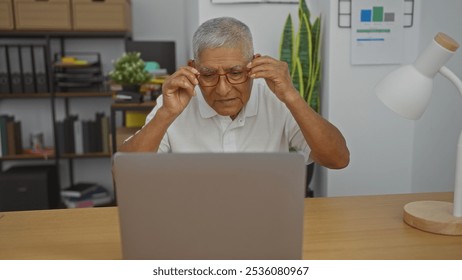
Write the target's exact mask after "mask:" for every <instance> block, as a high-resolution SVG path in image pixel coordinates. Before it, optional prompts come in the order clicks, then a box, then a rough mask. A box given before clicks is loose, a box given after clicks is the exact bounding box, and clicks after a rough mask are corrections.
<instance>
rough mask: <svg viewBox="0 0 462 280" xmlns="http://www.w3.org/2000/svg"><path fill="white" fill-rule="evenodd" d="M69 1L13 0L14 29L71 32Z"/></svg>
mask: <svg viewBox="0 0 462 280" xmlns="http://www.w3.org/2000/svg"><path fill="white" fill-rule="evenodd" d="M70 1H71V0H46V1H43V0H42V1H40V0H14V15H15V25H16V29H19V30H71V28H72V26H71V24H72V22H71V2H70Z"/></svg>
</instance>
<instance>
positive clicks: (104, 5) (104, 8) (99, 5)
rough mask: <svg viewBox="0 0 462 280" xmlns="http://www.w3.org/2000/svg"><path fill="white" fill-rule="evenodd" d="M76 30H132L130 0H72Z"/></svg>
mask: <svg viewBox="0 0 462 280" xmlns="http://www.w3.org/2000/svg"><path fill="white" fill-rule="evenodd" d="M72 20H73V28H74V30H79V31H130V30H131V2H130V1H129V0H72Z"/></svg>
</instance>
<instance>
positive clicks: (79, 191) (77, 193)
mask: <svg viewBox="0 0 462 280" xmlns="http://www.w3.org/2000/svg"><path fill="white" fill-rule="evenodd" d="M98 187H100V185H98V184H96V183H85V182H81V183H77V184H74V185H72V186H70V187H68V188H65V189H62V190H61V196H62V197H76V198H79V197H83V196H85V195H86V194H89V193H92V192H94V191H95V190H97V189H98Z"/></svg>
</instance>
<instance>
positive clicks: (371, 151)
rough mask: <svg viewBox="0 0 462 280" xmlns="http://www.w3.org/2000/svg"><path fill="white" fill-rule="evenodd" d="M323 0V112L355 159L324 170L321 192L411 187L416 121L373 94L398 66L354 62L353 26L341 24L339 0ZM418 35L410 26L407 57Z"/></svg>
mask: <svg viewBox="0 0 462 280" xmlns="http://www.w3.org/2000/svg"><path fill="white" fill-rule="evenodd" d="M320 2H322V11H323V15H324V22H323V23H324V27H323V32H324V38H325V42H324V46H325V51H324V57H323V61H324V62H323V67H324V71H323V77H324V78H323V83H322V86H323V89H322V95H323V97H322V114H323V115H324V116H325V117H326V118H327V119H328V120H329V121H331V122H332V123H333V124H335V125H336V126H337V127H338V128H339V129H340V130H341V131H342V133H343V134H344V136H345V138H346V140H347V143H348V147H349V149H350V153H351V162H350V165H349V166H348V167H347V168H346V169H343V170H327V169H322V170H321V171H320V173H319V174H318V175H320V185H319V186H318V188H317V192H316V193H317V195H327V196H341V195H360V194H382V193H403V192H409V191H410V190H411V179H412V147H413V146H412V145H413V130H414V124H413V123H411V122H407V121H404V120H403V119H401V118H400V117H398V116H396V115H394V114H393V113H391V112H390V111H389V110H388V109H386V108H385V107H384V106H383V105H382V104H380V103H379V101H378V99H377V98H376V97H375V95H374V93H373V88H374V86H375V84H376V83H377V82H378V81H379V80H380V79H381V78H382V77H383V76H385V74H386V73H388V72H389V71H391V70H393V69H394V68H395V67H397V65H386V66H385V65H372V66H352V65H351V64H350V44H351V43H350V38H351V29H350V28H339V27H338V23H337V18H338V17H337V13H338V0H329V1H320ZM418 2H419V1H418V0H416V9H417V10H418V9H419V3H418ZM417 36H418V26H414V27H413V28H408V29H405V38H406V39H405V44H404V45H405V61H412V60H413V59H414V57H415V53H416V50H417V41H416V38H417Z"/></svg>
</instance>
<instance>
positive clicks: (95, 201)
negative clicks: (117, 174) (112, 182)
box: [61, 183, 112, 208]
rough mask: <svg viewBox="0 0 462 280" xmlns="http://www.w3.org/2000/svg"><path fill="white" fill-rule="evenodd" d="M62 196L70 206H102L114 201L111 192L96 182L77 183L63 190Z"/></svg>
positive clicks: (67, 205)
mask: <svg viewBox="0 0 462 280" xmlns="http://www.w3.org/2000/svg"><path fill="white" fill-rule="evenodd" d="M61 197H62V199H63V202H64V204H65V205H66V207H68V208H85V207H93V206H101V205H105V204H109V203H111V202H112V197H111V194H110V193H109V192H108V191H107V190H106V189H105V188H104V187H102V186H101V185H99V184H96V183H77V184H74V185H72V186H70V187H68V188H66V189H62V190H61Z"/></svg>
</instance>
